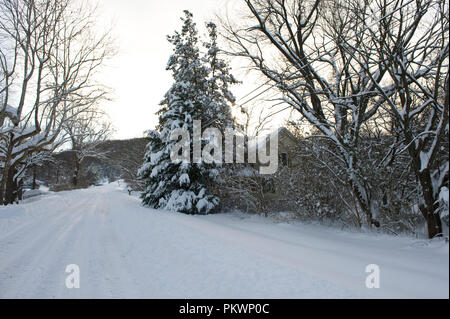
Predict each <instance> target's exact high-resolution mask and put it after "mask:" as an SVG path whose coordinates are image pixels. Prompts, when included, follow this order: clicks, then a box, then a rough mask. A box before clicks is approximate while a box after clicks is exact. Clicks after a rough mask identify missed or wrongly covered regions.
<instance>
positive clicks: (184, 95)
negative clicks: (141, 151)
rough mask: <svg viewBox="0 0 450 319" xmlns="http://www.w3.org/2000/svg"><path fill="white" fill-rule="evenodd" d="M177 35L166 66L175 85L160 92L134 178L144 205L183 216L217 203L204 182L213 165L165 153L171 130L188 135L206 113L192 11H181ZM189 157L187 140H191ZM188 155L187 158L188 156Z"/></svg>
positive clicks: (206, 210) (205, 85) (211, 175)
mask: <svg viewBox="0 0 450 319" xmlns="http://www.w3.org/2000/svg"><path fill="white" fill-rule="evenodd" d="M184 14H185V15H184V17H183V18H182V21H183V27H182V30H181V33H178V32H175V34H174V35H173V36H169V37H168V41H169V42H170V43H171V44H172V45H173V46H174V52H173V54H172V56H171V57H170V59H169V63H168V65H167V70H170V71H171V72H172V76H173V79H174V83H173V85H172V87H171V88H170V89H169V91H168V92H167V93H166V94H165V97H164V100H163V101H162V102H161V104H160V105H162V108H161V109H160V110H159V111H158V115H159V124H158V126H157V128H156V129H157V131H151V132H149V137H150V142H149V144H148V147H147V148H148V149H147V153H146V155H145V159H144V164H143V166H142V167H141V169H140V170H139V176H140V178H141V179H143V180H144V181H145V183H146V188H145V190H144V192H143V194H142V200H143V204H144V205H147V206H150V207H153V208H161V209H166V210H170V211H176V212H181V213H186V214H206V213H209V212H210V211H211V210H212V209H214V207H216V206H217V205H218V203H219V200H218V198H217V197H215V196H213V195H210V194H207V188H206V184H207V183H209V182H211V179H213V178H215V177H216V176H217V170H216V169H215V164H206V163H193V162H192V161H190V162H189V163H185V162H173V161H172V160H171V158H170V152H171V150H172V148H173V147H174V145H175V144H176V143H177V141H175V140H172V139H171V133H172V132H173V131H174V130H176V129H184V130H187V131H188V132H189V133H190V134H191V136H192V132H193V122H194V120H202V121H206V120H207V116H206V114H213V115H214V116H217V113H216V114H214V112H209V111H208V107H209V103H208V101H209V100H210V99H209V98H208V75H209V69H208V68H207V67H206V66H205V65H204V63H203V61H202V59H201V57H200V51H199V48H198V36H197V34H198V32H197V29H196V25H195V23H194V22H193V20H192V14H191V13H190V12H188V11H184ZM190 143H191V147H190V152H191V155H192V150H193V147H192V140H191V141H190ZM191 159H192V156H191Z"/></svg>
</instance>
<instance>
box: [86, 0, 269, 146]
mask: <svg viewBox="0 0 450 319" xmlns="http://www.w3.org/2000/svg"><path fill="white" fill-rule="evenodd" d="M91 1H94V2H97V3H99V8H98V15H99V26H100V27H102V28H103V27H104V28H107V27H108V26H109V25H110V24H111V23H113V35H114V37H115V39H116V46H117V49H118V53H117V55H116V56H115V57H114V59H113V60H111V61H109V62H108V67H107V68H106V69H105V70H104V71H103V72H102V73H101V74H100V75H99V78H100V80H101V81H102V82H104V83H105V84H106V85H107V86H109V87H111V88H112V89H113V90H114V95H113V97H114V101H112V102H107V103H105V109H106V110H107V112H108V113H109V115H110V118H111V120H112V123H113V125H114V127H115V129H116V133H115V134H114V136H113V138H117V139H126V138H132V137H142V136H144V131H146V130H148V129H153V128H154V126H155V124H156V123H157V116H156V115H155V112H156V111H157V110H158V109H159V105H158V104H159V102H160V101H161V100H162V98H163V96H164V93H165V92H166V91H167V90H168V89H169V88H170V86H171V83H172V78H171V74H170V72H168V71H166V70H165V67H166V65H167V61H168V59H169V56H170V54H171V53H172V47H171V45H170V43H168V42H167V39H166V36H167V35H169V34H173V32H174V31H175V30H180V28H181V23H182V22H181V21H180V17H181V16H182V15H183V10H185V9H188V10H189V11H191V12H192V13H193V14H194V20H195V22H196V23H197V25H198V27H199V28H200V31H201V30H202V29H203V26H204V23H205V22H206V21H209V20H211V19H214V18H215V15H216V14H219V15H221V14H223V13H225V12H226V10H228V12H229V13H230V15H231V14H234V13H235V12H236V3H239V1H237V0H189V1H186V0H163V1H155V0H101V1H99V0H91ZM202 33H204V32H201V34H202ZM240 72H241V73H239V71H237V70H234V74H235V75H236V76H237V77H238V79H239V80H241V81H243V82H244V83H243V85H240V86H238V87H234V89H233V93H235V95H236V97H237V98H239V97H242V96H244V95H245V94H246V93H248V92H250V91H251V90H252V89H253V88H255V87H256V86H257V85H258V84H259V83H256V78H255V77H253V78H252V76H248V75H246V76H245V79H244V78H243V77H242V76H241V75H242V74H243V71H242V70H241V71H240ZM275 126H277V125H275Z"/></svg>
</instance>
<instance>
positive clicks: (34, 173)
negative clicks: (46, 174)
mask: <svg viewBox="0 0 450 319" xmlns="http://www.w3.org/2000/svg"><path fill="white" fill-rule="evenodd" d="M36 175H37V166H36V165H34V167H33V185H32V186H31V189H36V188H37V184H36Z"/></svg>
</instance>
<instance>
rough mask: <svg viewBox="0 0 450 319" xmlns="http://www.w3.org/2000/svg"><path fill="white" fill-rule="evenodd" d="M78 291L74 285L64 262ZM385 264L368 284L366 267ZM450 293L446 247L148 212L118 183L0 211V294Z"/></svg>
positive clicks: (252, 220)
mask: <svg viewBox="0 0 450 319" xmlns="http://www.w3.org/2000/svg"><path fill="white" fill-rule="evenodd" d="M69 264H76V265H78V266H79V269H80V288H79V289H68V288H67V287H66V284H65V283H66V277H67V276H68V275H69V274H68V273H66V272H65V270H66V266H67V265H69ZM369 264H376V265H378V266H379V268H380V288H379V289H368V288H366V285H365V282H366V277H367V276H368V275H369V274H368V273H366V272H365V268H366V266H367V265H369ZM16 297H20V298H351V297H353V298H367V297H369V298H371V297H375V298H379V297H381V298H420V297H424V298H430V297H438V298H448V297H449V251H448V244H445V243H443V242H433V243H427V242H426V241H418V240H414V239H411V238H404V237H400V238H399V237H391V236H387V235H374V234H360V233H349V232H343V231H339V230H336V229H331V228H325V227H320V226H312V225H301V224H288V223H274V222H273V221H271V220H267V219H264V218H262V217H258V216H253V217H249V216H246V215H243V214H218V215H209V216H186V215H182V214H173V213H167V212H160V211H154V210H150V209H148V208H144V207H141V206H140V201H139V199H137V198H135V197H133V196H128V194H127V192H126V191H125V190H123V189H122V188H120V187H119V186H118V184H117V183H114V184H110V185H106V186H102V187H94V188H90V189H87V190H79V191H72V192H62V193H57V194H54V193H50V194H49V195H47V196H42V197H38V198H32V199H29V200H27V201H26V202H25V203H23V204H21V205H15V206H10V207H2V208H0V298H16Z"/></svg>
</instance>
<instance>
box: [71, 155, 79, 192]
mask: <svg viewBox="0 0 450 319" xmlns="http://www.w3.org/2000/svg"><path fill="white" fill-rule="evenodd" d="M74 158H75V170H74V172H73V178H72V184H73V186H75V187H76V186H77V185H78V175H79V174H80V166H81V163H80V160H79V158H78V155H77V153H75V155H74Z"/></svg>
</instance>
